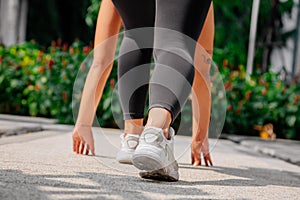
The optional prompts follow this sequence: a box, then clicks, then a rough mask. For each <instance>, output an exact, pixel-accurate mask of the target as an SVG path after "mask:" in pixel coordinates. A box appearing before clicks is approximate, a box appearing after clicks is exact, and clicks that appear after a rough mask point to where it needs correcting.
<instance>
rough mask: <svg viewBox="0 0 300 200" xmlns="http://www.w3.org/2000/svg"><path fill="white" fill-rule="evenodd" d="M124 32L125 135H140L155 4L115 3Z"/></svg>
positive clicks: (115, 0)
mask: <svg viewBox="0 0 300 200" xmlns="http://www.w3.org/2000/svg"><path fill="white" fill-rule="evenodd" d="M113 3H114V5H115V7H116V9H117V10H118V12H119V14H120V16H121V18H122V21H123V25H124V29H125V33H124V38H123V41H122V44H121V47H120V54H119V55H120V57H119V63H118V88H119V96H120V102H121V106H122V110H123V115H124V120H125V131H124V132H125V134H126V133H131V134H140V133H141V132H142V131H143V124H142V123H143V118H144V109H145V103H146V95H147V92H148V83H149V76H150V65H151V58H152V48H144V47H145V46H149V47H152V45H153V30H151V29H148V30H142V29H141V28H146V27H153V25H154V19H155V1H154V0H143V1H141V0H113ZM144 33H145V34H144ZM137 84H138V85H137Z"/></svg>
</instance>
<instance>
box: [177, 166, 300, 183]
mask: <svg viewBox="0 0 300 200" xmlns="http://www.w3.org/2000/svg"><path fill="white" fill-rule="evenodd" d="M180 168H185V169H192V170H203V171H206V170H212V171H215V172H217V173H221V174H226V175H230V176H236V177H237V178H236V179H235V178H233V179H224V180H217V181H197V182H187V183H186V184H187V185H191V184H195V185H198V184H199V185H222V186H241V187H242V186H246V187H247V186H268V185H277V186H287V187H299V185H300V174H299V173H296V172H290V171H283V170H274V169H265V168H253V167H245V168H244V169H242V168H228V167H207V168H205V167H199V168H195V167H192V166H191V165H188V164H180Z"/></svg>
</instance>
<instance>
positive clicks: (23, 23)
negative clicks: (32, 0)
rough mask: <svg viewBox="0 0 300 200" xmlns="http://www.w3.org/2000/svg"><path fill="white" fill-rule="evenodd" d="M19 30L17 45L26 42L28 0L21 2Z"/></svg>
mask: <svg viewBox="0 0 300 200" xmlns="http://www.w3.org/2000/svg"><path fill="white" fill-rule="evenodd" d="M19 13H20V14H19V19H20V20H19V30H18V37H17V43H23V42H25V40H26V27H27V13H28V0H21V5H20V12H19Z"/></svg>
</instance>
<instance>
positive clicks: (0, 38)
mask: <svg viewBox="0 0 300 200" xmlns="http://www.w3.org/2000/svg"><path fill="white" fill-rule="evenodd" d="M27 11H28V0H0V43H2V44H4V45H5V46H10V45H14V44H17V43H20V42H24V41H25V38H26V24H27Z"/></svg>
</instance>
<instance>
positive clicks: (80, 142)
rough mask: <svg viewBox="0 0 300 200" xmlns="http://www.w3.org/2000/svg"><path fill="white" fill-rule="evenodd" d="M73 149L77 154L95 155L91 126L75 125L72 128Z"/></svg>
mask: <svg viewBox="0 0 300 200" xmlns="http://www.w3.org/2000/svg"><path fill="white" fill-rule="evenodd" d="M72 139H73V151H74V152H75V153H77V154H85V155H89V153H91V154H92V155H93V156H94V155H95V147H94V137H93V133H92V127H91V126H75V128H74V130H73V135H72Z"/></svg>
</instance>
